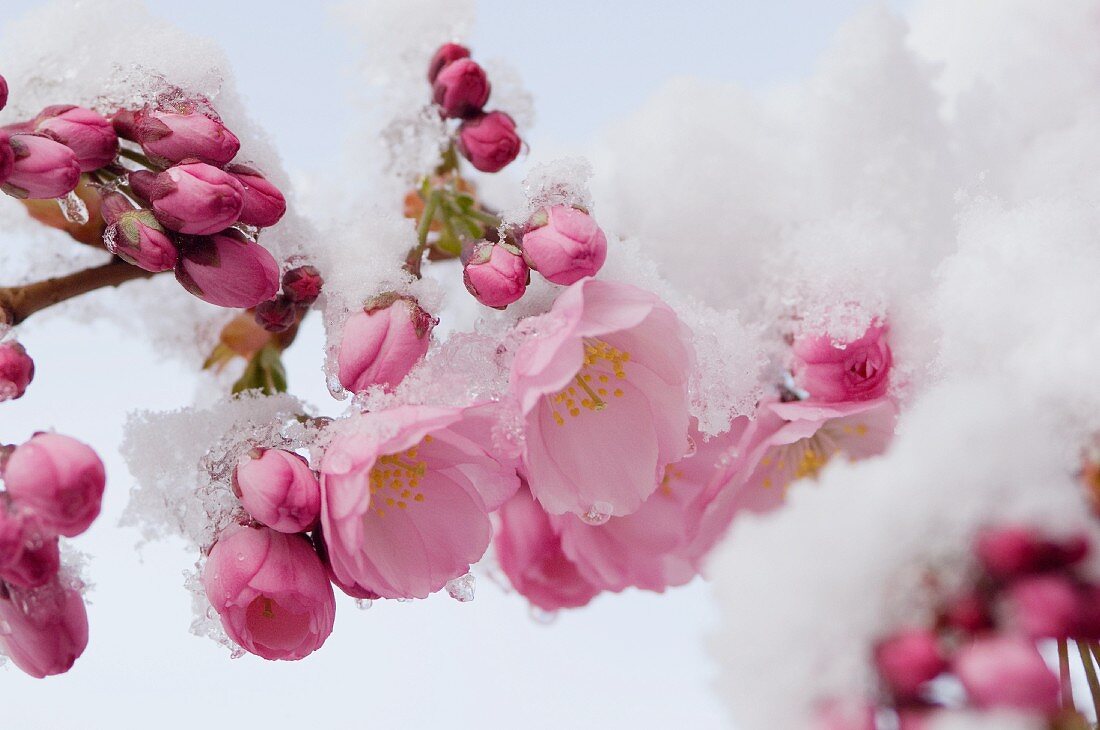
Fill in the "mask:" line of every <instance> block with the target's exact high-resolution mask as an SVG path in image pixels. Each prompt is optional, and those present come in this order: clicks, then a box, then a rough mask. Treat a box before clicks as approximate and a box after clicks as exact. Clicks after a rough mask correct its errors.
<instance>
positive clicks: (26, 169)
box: [0, 134, 80, 200]
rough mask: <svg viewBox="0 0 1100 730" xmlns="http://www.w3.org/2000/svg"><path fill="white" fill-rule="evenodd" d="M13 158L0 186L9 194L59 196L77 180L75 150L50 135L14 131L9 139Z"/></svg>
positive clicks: (77, 170) (16, 195)
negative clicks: (5, 177) (8, 172)
mask: <svg viewBox="0 0 1100 730" xmlns="http://www.w3.org/2000/svg"><path fill="white" fill-rule="evenodd" d="M9 141H10V144H11V149H12V153H13V155H14V162H13V164H12V170H11V174H10V175H8V179H7V182H5V183H4V184H3V185H2V186H0V189H3V191H4V192H5V193H7V194H8V195H10V196H12V197H13V198H22V199H30V200H41V199H46V198H60V197H62V196H63V195H68V194H69V193H71V192H72V191H73V190H75V189H76V186H77V183H79V182H80V163H79V162H77V159H76V154H75V153H74V152H73V151H72V150H71V149H69V148H68V147H66V146H65V145H63V144H61V143H60V142H54V141H53V140H52V139H47V138H46V137H40V136H38V135H33V134H14V135H12V136H11V139H10V140H9Z"/></svg>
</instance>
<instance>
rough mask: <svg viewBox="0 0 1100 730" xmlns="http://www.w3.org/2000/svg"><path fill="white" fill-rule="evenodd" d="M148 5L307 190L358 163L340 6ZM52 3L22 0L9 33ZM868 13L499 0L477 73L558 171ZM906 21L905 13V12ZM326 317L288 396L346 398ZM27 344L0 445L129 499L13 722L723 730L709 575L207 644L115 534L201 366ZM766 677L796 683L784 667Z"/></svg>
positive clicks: (817, 49)
mask: <svg viewBox="0 0 1100 730" xmlns="http://www.w3.org/2000/svg"><path fill="white" fill-rule="evenodd" d="M84 2H86V3H90V4H92V5H93V6H94V4H95V0H84ZM148 4H149V6H150V7H151V8H152V10H153V11H154V13H156V14H158V15H161V16H162V17H164V18H166V19H168V20H170V21H172V22H174V23H176V24H178V25H179V26H180V27H181V28H183V29H184V30H186V31H188V32H190V33H194V34H198V35H203V36H209V37H212V38H213V39H214V40H216V41H217V42H218V43H219V44H220V45H221V46H222V47H223V48H224V49H225V51H226V53H227V55H228V57H229V59H230V61H231V63H232V73H233V74H234V75H235V76H236V80H237V86H238V88H239V90H240V93H241V94H242V96H243V97H244V98H245V100H246V101H247V102H248V104H249V107H250V110H251V114H252V117H253V119H255V120H257V121H258V122H259V123H260V124H261V125H262V126H263V127H264V128H265V129H266V130H267V132H268V133H269V134H270V135H271V137H272V139H273V141H274V143H275V145H276V147H277V149H278V150H279V152H280V154H281V155H282V156H283V159H284V161H285V163H286V165H287V167H288V169H289V171H290V172H291V173H292V174H294V173H308V174H309V175H311V176H314V177H316V176H324V174H325V171H326V169H333V170H335V169H336V168H337V167H338V164H337V163H338V161H339V160H340V158H341V155H342V149H343V146H344V144H345V141H346V138H347V134H348V130H349V129H350V128H352V127H353V126H354V121H355V120H354V119H353V118H352V116H353V114H354V111H353V109H354V107H353V106H352V105H350V104H348V103H347V98H348V96H349V94H350V93H351V92H352V91H353V90H354V89H355V88H356V87H357V86H359V85H361V83H362V82H361V80H360V79H358V78H357V77H356V75H355V68H354V64H355V61H356V59H358V57H359V55H360V53H359V52H360V49H357V48H355V47H354V40H353V39H352V38H351V37H350V36H347V35H345V34H344V33H343V32H342V30H341V28H340V24H339V22H338V21H337V20H336V18H335V16H334V14H333V13H332V12H331V10H332V8H331V7H329V4H327V3H324V2H313V3H309V4H308V5H305V4H300V3H271V2H261V1H260V0H248V1H243V2H235V3H226V2H224V0H189V1H188V2H182V3H181V2H171V1H169V0H149V2H148ZM37 5H38V3H36V2H33V1H31V0H4V2H3V13H2V14H0V31H2V30H3V26H4V24H5V22H6V21H7V20H8V19H10V18H14V17H17V16H19V15H20V14H21V13H22V12H24V11H26V10H28V9H31V8H34V7H36V6H37ZM864 5H866V3H864V2H861V1H860V0H783V1H777V2H762V1H760V0H754V1H752V2H748V1H737V0H711V1H710V2H706V1H702V0H681V1H680V2H677V3H668V2H655V1H649V0H642V1H635V2H626V1H625V0H616V1H614V2H603V3H593V2H590V1H589V0H585V1H582V0H558V2H555V3H552V4H551V3H547V2H522V3H516V2H506V1H505V0H479V2H478V4H477V10H478V18H477V22H476V25H475V26H474V32H473V34H472V36H471V37H470V39H469V40H470V42H471V45H472V46H473V47H474V49H475V54H477V55H478V56H479V57H480V56H484V57H486V58H492V57H501V58H505V59H507V60H508V61H509V62H510V63H511V64H512V65H513V66H514V67H515V68H516V69H517V70H518V71H519V73H520V75H521V77H522V81H523V83H524V85H525V87H526V89H527V90H528V91H529V92H530V93H531V94H532V95H533V96H534V99H535V111H536V115H537V124H536V126H535V128H533V129H531V130H524V131H525V138H526V139H527V141H528V142H529V144H530V145H531V147H532V148H533V149H535V150H540V154H539V155H538V156H539V158H541V159H546V158H547V157H548V156H551V155H550V154H547V153H546V151H547V150H550V151H552V153H553V154H583V153H584V152H585V151H586V150H588V149H590V148H591V146H592V145H593V144H594V143H595V142H596V141H597V140H598V138H599V135H600V133H601V130H604V129H605V128H606V127H607V126H608V125H610V124H614V123H615V122H616V121H617V120H619V119H621V118H623V117H625V116H627V115H628V114H630V113H631V112H632V111H633V110H634V109H636V108H637V107H639V106H640V105H641V104H642V103H643V102H644V101H645V100H646V99H647V98H648V97H650V96H651V95H652V94H654V93H655V92H656V91H657V90H658V89H659V88H660V87H661V86H662V84H664V83H665V82H667V81H668V80H670V79H672V78H675V77H681V76H693V77H698V78H703V79H707V80H712V81H719V82H724V83H729V84H734V85H738V86H741V87H744V88H747V89H750V90H754V91H765V90H770V89H775V88H777V87H781V86H783V85H784V84H785V83H787V82H790V81H793V80H796V79H799V78H801V77H803V76H805V75H806V74H807V73H808V72H809V71H810V69H811V68H812V67H813V64H814V61H815V58H816V57H817V56H818V55H819V54H820V53H821V52H822V50H823V49H824V48H825V47H826V46H827V45H828V43H829V40H830V38H831V37H832V35H833V34H834V33H835V32H836V30H837V28H838V27H839V26H840V25H841V24H842V23H843V22H844V20H845V19H847V18H848V17H850V16H851V15H852V14H853V13H855V12H856V11H857V10H859V9H860V8H861V7H863V6H864ZM888 5H889V6H891V7H893V8H895V9H900V10H904V9H905V8H906V6H907V5H908V2H906V1H905V0H894V1H893V2H890V3H888ZM41 32H42V33H43V34H44V35H48V34H49V32H50V31H49V28H42V29H41ZM89 42H94V39H89ZM2 72H3V69H0V73H2ZM653 144H660V140H653ZM517 172H518V174H520V175H521V174H522V170H519V171H517ZM595 174H596V176H597V177H598V176H599V174H600V170H599V168H598V167H597V169H596V170H595ZM517 177H518V175H517ZM0 203H2V204H5V205H10V204H13V203H11V202H10V201H9V202H4V201H0ZM23 243H24V242H23V241H20V240H9V241H3V242H0V245H23ZM2 280H3V272H0V281H2ZM92 296H94V295H92ZM316 320H317V318H312V320H311V321H310V325H309V326H308V327H306V328H305V331H304V332H303V334H302V336H301V337H300V338H299V341H298V342H297V343H296V345H295V346H294V347H293V348H292V349H291V350H290V351H289V352H288V353H287V356H286V358H287V365H288V369H289V374H290V380H291V390H292V392H294V393H295V394H296V395H299V396H300V397H302V398H304V399H305V400H307V401H311V402H313V403H317V404H326V402H328V403H331V400H330V399H329V396H328V394H327V392H326V391H325V389H324V381H323V375H322V373H321V359H322V341H323V338H322V334H321V332H320V328H319V326H318V322H317V321H316ZM20 340H21V341H22V342H23V343H24V344H25V345H26V347H27V349H28V350H29V351H30V352H31V354H32V355H33V356H34V358H35V362H36V365H37V369H38V371H37V376H36V379H35V383H34V385H33V386H32V387H31V388H30V389H29V390H28V393H27V395H26V396H25V397H24V398H23V399H21V400H19V401H17V402H15V403H6V404H4V405H3V406H2V407H0V442H4V443H20V442H22V441H23V440H25V439H26V438H27V437H28V436H29V435H30V433H31V432H32V431H33V430H35V429H43V428H54V429H56V430H58V431H61V432H63V433H67V434H71V435H73V436H76V437H78V438H80V439H82V440H85V441H87V442H89V443H90V444H92V445H93V446H94V447H95V448H96V450H97V451H98V452H99V453H100V454H101V455H102V456H103V457H104V460H105V461H106V463H107V469H108V476H109V483H108V493H107V497H106V502H105V508H104V515H103V516H102V517H101V518H100V520H99V521H98V522H97V523H96V525H95V526H94V527H93V528H92V530H91V531H90V532H89V533H88V534H86V535H85V536H83V537H81V538H80V539H79V540H77V541H76V546H77V547H78V548H80V549H81V550H83V551H85V552H87V553H88V554H89V555H90V557H91V561H90V564H89V565H88V566H87V569H86V574H87V576H88V577H89V579H90V580H91V581H92V583H93V584H94V588H93V590H92V591H91V592H90V593H89V599H90V602H91V605H90V607H89V612H90V621H91V632H92V634H91V641H90V644H89V646H88V650H87V652H86V653H85V655H84V656H83V657H82V658H81V659H80V660H79V661H78V662H77V664H76V666H75V668H74V669H73V670H72V671H71V672H69V673H68V674H66V675H63V676H61V677H55V678H51V679H48V680H45V681H36V680H32V679H29V678H27V677H25V676H24V675H23V674H21V673H20V672H18V671H17V670H14V669H12V668H10V667H9V668H8V669H6V670H0V687H2V688H3V689H2V690H0V706H2V708H3V717H4V722H5V724H6V725H8V726H11V727H20V728H65V727H93V728H98V727H103V728H130V727H157V728H187V727H194V726H196V725H201V724H209V723H217V724H218V725H220V726H229V725H233V724H236V723H239V722H252V723H257V724H263V725H266V726H269V727H287V726H291V725H297V724H301V723H310V724H312V725H313V726H315V727H324V726H326V725H333V726H337V727H368V726H370V727H383V726H395V727H414V728H420V727H425V728H427V727H444V726H445V727H453V728H466V727H470V728H474V727H504V726H518V727H524V728H561V727H568V728H589V727H591V728H597V727H598V728H634V727H657V726H662V725H666V724H673V723H675V724H677V725H679V726H681V727H685V728H693V729H698V730H703V729H709V728H723V727H727V724H726V721H725V717H724V715H723V711H722V708H721V706H720V703H719V701H718V700H717V698H716V697H714V696H713V695H712V693H711V688H710V683H711V678H712V666H711V660H710V658H709V657H708V655H707V636H708V631H710V630H711V629H712V627H713V626H714V623H715V621H716V612H715V609H714V608H713V606H712V605H711V601H710V597H709V593H708V588H707V585H706V583H705V582H702V581H696V582H695V583H693V584H691V585H689V586H686V587H684V588H681V589H677V590H673V591H670V592H669V593H667V594H665V595H654V594H645V593H641V592H637V591H630V592H627V593H625V594H622V595H606V596H602V597H600V598H598V599H597V600H596V601H595V602H594V603H593V604H592V605H590V606H589V607H587V608H585V609H582V610H579V611H575V612H571V613H564V614H562V615H559V616H558V617H556V619H555V620H553V621H552V622H550V623H545V622H541V621H536V620H535V619H534V618H532V617H531V616H530V615H529V612H528V609H527V605H526V602H525V601H524V600H523V599H522V598H521V597H519V596H517V595H515V594H508V593H507V592H506V591H505V590H503V589H502V588H500V587H499V586H497V585H495V584H493V583H492V582H491V581H489V580H486V579H485V576H484V574H482V576H481V580H480V581H479V584H478V590H477V596H476V599H475V600H474V601H473V602H472V603H468V604H460V603H458V602H456V601H454V600H451V599H450V598H448V597H447V596H446V595H445V594H444V595H436V596H433V597H432V598H430V599H428V600H426V601H417V602H411V603H397V602H377V603H375V604H374V606H373V607H371V608H370V609H369V610H360V609H358V608H357V607H356V606H355V604H354V603H353V602H352V601H351V600H350V599H344V597H342V596H341V597H340V598H341V599H343V600H340V602H339V608H338V617H337V622H336V629H335V631H334V633H333V635H332V637H331V638H330V640H329V642H328V644H327V645H326V646H325V647H324V648H323V649H322V650H321V651H320V652H318V653H317V654H315V655H313V656H311V657H309V658H307V659H306V660H304V661H302V662H298V663H267V662H264V661H262V660H259V659H257V658H255V657H251V656H246V657H244V658H242V659H238V660H231V659H230V658H229V656H228V652H227V651H226V650H225V649H224V648H223V647H220V646H218V645H217V644H215V643H213V642H211V641H208V640H205V639H199V638H196V637H194V636H192V635H191V634H190V633H189V632H188V625H189V624H190V622H191V618H192V615H191V600H190V595H189V594H188V593H187V592H186V591H185V590H184V588H183V586H182V583H183V576H182V571H184V570H185V569H188V568H191V567H192V566H193V564H194V561H195V558H196V556H195V555H193V554H191V553H190V552H189V551H188V550H185V549H184V548H183V545H182V542H178V541H172V540H168V541H163V542H157V543H152V544H147V545H144V546H142V547H140V548H138V547H137V543H138V542H139V535H138V534H137V532H136V531H135V530H131V529H128V528H120V527H118V525H117V523H118V519H119V516H120V515H121V513H122V510H123V509H124V507H125V506H126V503H127V500H128V496H129V490H130V488H131V486H132V480H131V478H130V475H129V472H128V470H127V469H126V466H125V464H124V463H123V462H122V460H121V458H120V457H119V456H118V452H117V448H118V445H119V442H120V440H121V435H122V425H123V423H124V420H125V416H126V413H127V412H129V411H132V410H135V409H148V410H154V411H157V410H170V409H174V408H179V407H183V406H186V405H189V404H190V403H191V402H192V399H193V395H194V392H195V389H196V384H197V382H198V380H199V378H200V375H199V374H198V368H199V363H197V362H196V363H187V364H185V363H180V362H179V361H178V360H165V359H164V358H163V357H162V356H161V355H160V354H158V353H157V352H154V351H153V349H152V348H150V347H149V346H148V345H146V344H145V343H143V342H141V341H139V340H137V339H136V338H132V337H129V338H128V337H127V335H126V332H125V331H123V330H122V329H120V328H117V327H116V326H114V325H109V324H102V323H101V324H98V325H97V324H91V325H89V324H86V323H74V322H73V321H72V320H71V319H67V318H63V317H56V316H52V315H49V314H47V315H41V316H40V317H36V318H35V319H34V320H32V321H31V322H30V323H29V325H28V326H26V327H24V328H22V330H21V333H20ZM172 447H173V446H172V444H171V443H165V444H164V445H163V448H164V449H166V450H170V449H172ZM745 600H747V601H751V600H752V597H751V596H746V597H745ZM760 671H761V672H782V671H783V658H782V657H776V660H775V663H774V664H773V665H772V666H769V667H760Z"/></svg>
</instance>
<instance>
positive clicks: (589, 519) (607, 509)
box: [581, 502, 614, 525]
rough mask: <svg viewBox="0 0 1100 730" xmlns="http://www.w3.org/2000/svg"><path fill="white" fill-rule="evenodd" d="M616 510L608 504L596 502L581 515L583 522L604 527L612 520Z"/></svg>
mask: <svg viewBox="0 0 1100 730" xmlns="http://www.w3.org/2000/svg"><path fill="white" fill-rule="evenodd" d="M613 509H614V508H613V507H612V506H611V505H610V504H608V503H607V502H596V503H595V504H593V505H592V506H591V507H589V508H588V511H587V512H585V513H584V514H583V515H581V521H582V522H584V523H585V524H588V525H603V524H606V523H607V521H608V520H610V519H611V512H612V510H613Z"/></svg>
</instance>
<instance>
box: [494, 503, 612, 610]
mask: <svg viewBox="0 0 1100 730" xmlns="http://www.w3.org/2000/svg"><path fill="white" fill-rule="evenodd" d="M497 516H498V518H499V520H500V528H499V530H498V531H497V533H496V536H495V537H494V538H493V545H494V546H495V547H496V554H497V560H499V561H500V568H501V570H503V571H504V574H505V575H506V576H508V580H509V582H511V584H512V587H513V588H515V589H516V590H517V591H518V592H519V593H520V594H521V595H522V596H523V597H524V598H526V599H527V600H528V601H530V602H531V604H532V605H534V606H537V607H538V608H541V609H542V610H544V611H557V610H559V609H563V608H579V607H581V606H584V605H586V604H587V603H588V602H589V601H591V600H592V599H593V598H595V597H596V595H597V594H599V592H600V589H599V588H598V587H596V586H594V585H592V584H591V583H589V582H588V581H587V580H585V578H584V576H583V575H581V572H580V571H579V570H578V569H577V565H576V563H574V562H573V561H571V560H570V559H569V558H568V557H566V555H565V552H564V551H563V550H562V545H561V537H560V536H559V535H558V532H557V530H555V529H554V527H553V525H552V524H551V521H550V519H551V518H550V516H549V515H547V514H546V511H545V510H543V508H542V507H540V506H539V504H538V502H536V501H535V500H534V498H533V497H532V496H531V492H530V491H529V490H528V489H526V488H522V489H520V490H519V491H518V492H516V494H515V496H514V497H512V498H511V499H510V500H508V501H507V502H505V503H504V505H503V506H502V507H501V508H500V511H499V512H497Z"/></svg>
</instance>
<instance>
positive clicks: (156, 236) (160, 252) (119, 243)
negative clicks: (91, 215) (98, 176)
mask: <svg viewBox="0 0 1100 730" xmlns="http://www.w3.org/2000/svg"><path fill="white" fill-rule="evenodd" d="M100 212H101V213H102V215H103V219H104V220H105V221H107V223H108V225H107V230H105V231H104V232H103V245H105V246H106V247H107V250H108V251H110V252H111V253H113V254H114V255H115V256H118V257H119V258H121V259H123V260H125V261H128V262H130V263H131V264H134V265H135V266H138V267H140V268H142V269H145V270H146V271H154V272H156V271H168V270H169V269H171V268H173V267H174V266H175V265H176V259H177V258H178V257H179V252H178V251H177V250H176V244H175V243H173V242H172V239H171V238H170V237H169V236H168V233H167V232H166V231H165V230H164V228H163V227H162V226H161V225H160V223H159V222H158V221H157V219H156V216H154V215H153V213H152V211H148V210H143V209H137V208H134V206H133V205H132V204H131V203H130V201H129V200H128V199H127V198H126V196H124V195H120V194H118V193H107V194H106V195H104V196H103V202H102V207H101V208H100Z"/></svg>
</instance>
